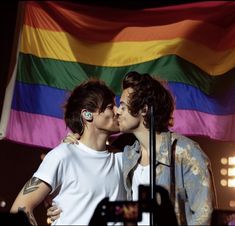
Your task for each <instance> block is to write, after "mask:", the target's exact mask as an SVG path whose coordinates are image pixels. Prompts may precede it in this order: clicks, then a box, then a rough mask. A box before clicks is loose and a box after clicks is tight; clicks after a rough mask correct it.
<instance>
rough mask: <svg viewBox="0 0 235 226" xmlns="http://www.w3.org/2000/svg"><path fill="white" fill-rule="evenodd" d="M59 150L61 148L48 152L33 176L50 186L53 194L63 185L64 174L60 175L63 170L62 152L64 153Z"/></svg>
mask: <svg viewBox="0 0 235 226" xmlns="http://www.w3.org/2000/svg"><path fill="white" fill-rule="evenodd" d="M59 149H61V147H60V146H58V147H56V148H55V149H53V150H51V151H50V152H48V153H47V155H46V156H45V157H44V159H43V161H42V162H41V164H40V166H39V168H38V169H37V171H36V172H35V173H34V175H33V176H34V177H37V178H39V179H40V180H43V181H44V182H46V183H47V184H49V185H50V186H51V188H52V192H53V191H54V190H55V189H56V188H57V187H58V186H59V185H60V184H61V180H62V178H61V177H62V174H61V173H60V172H61V170H62V157H61V155H60V152H63V150H59ZM59 175H61V177H60V176H59Z"/></svg>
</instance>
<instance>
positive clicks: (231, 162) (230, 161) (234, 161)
mask: <svg viewBox="0 0 235 226" xmlns="http://www.w3.org/2000/svg"><path fill="white" fill-rule="evenodd" d="M228 164H229V165H235V156H232V157H229V158H228Z"/></svg>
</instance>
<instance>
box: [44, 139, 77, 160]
mask: <svg viewBox="0 0 235 226" xmlns="http://www.w3.org/2000/svg"><path fill="white" fill-rule="evenodd" d="M72 146H74V145H71V144H67V143H61V144H59V145H57V146H56V147H54V148H53V149H52V150H50V151H49V152H48V153H47V155H46V157H47V158H49V157H50V158H55V159H57V160H59V159H64V158H67V157H68V156H69V155H70V153H71V152H70V150H71V148H72Z"/></svg>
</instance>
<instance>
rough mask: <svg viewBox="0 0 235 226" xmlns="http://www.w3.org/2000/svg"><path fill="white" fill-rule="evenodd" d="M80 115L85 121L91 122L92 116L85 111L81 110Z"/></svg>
mask: <svg viewBox="0 0 235 226" xmlns="http://www.w3.org/2000/svg"><path fill="white" fill-rule="evenodd" d="M81 115H82V117H83V118H84V119H85V120H87V121H92V119H93V114H92V113H91V112H90V111H88V110H86V109H83V110H82V112H81Z"/></svg>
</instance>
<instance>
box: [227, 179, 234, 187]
mask: <svg viewBox="0 0 235 226" xmlns="http://www.w3.org/2000/svg"><path fill="white" fill-rule="evenodd" d="M228 187H233V188H235V179H228Z"/></svg>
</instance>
